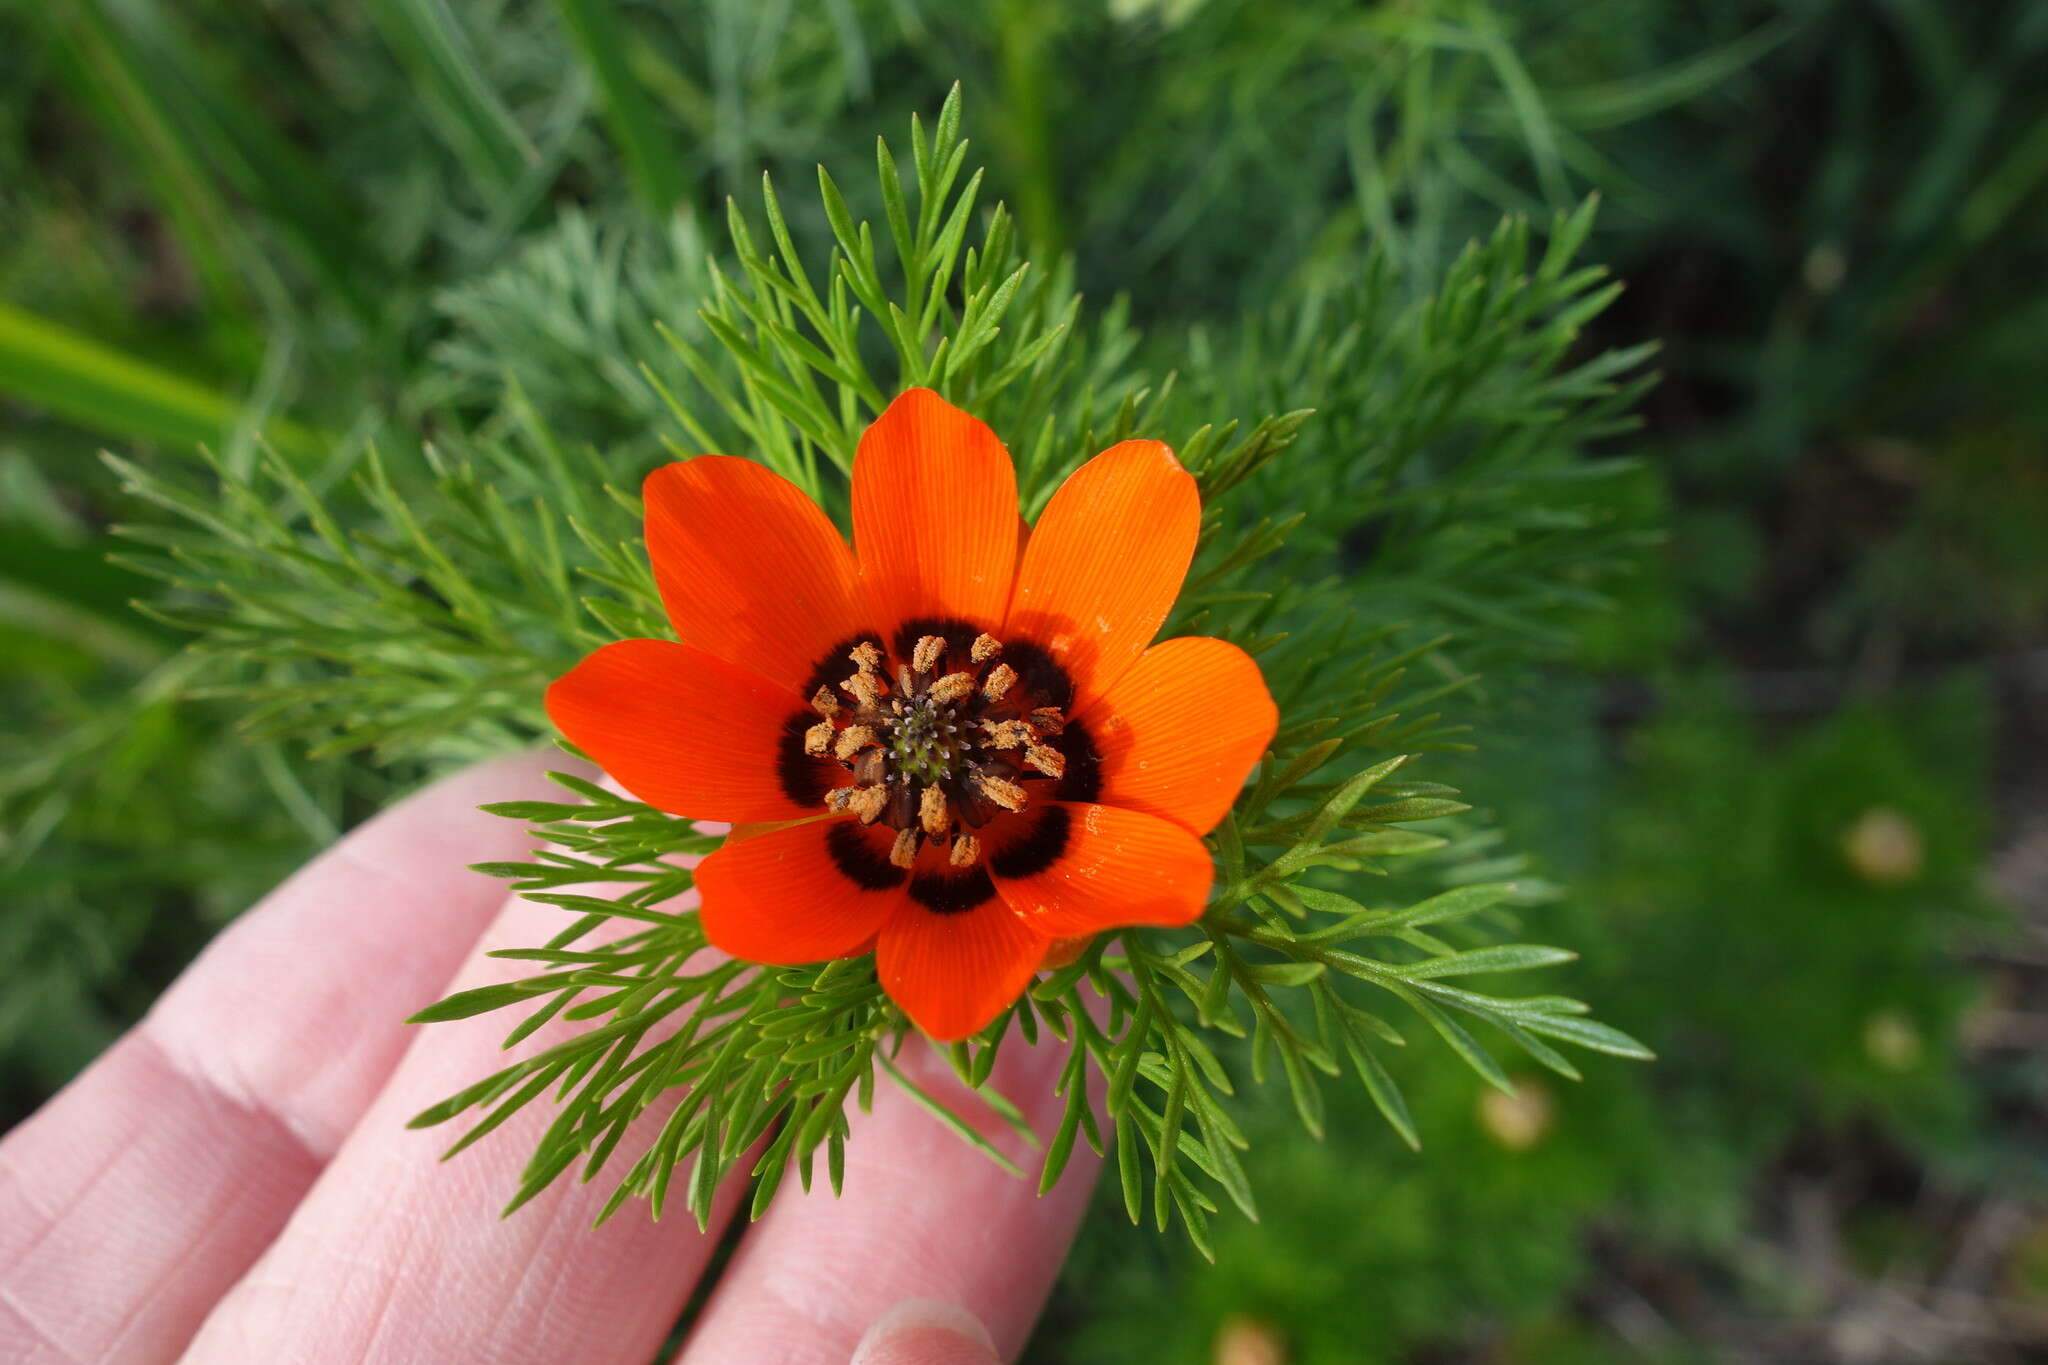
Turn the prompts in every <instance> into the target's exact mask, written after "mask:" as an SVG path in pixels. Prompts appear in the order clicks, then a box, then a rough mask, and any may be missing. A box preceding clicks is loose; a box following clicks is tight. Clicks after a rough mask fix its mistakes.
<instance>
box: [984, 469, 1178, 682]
mask: <svg viewBox="0 0 2048 1365" xmlns="http://www.w3.org/2000/svg"><path fill="white" fill-rule="evenodd" d="M1201 522H1202V502H1201V496H1200V495H1199V494H1198V493H1197V492H1196V489H1195V481H1194V479H1193V478H1192V477H1191V476H1190V475H1189V474H1188V472H1187V471H1186V470H1184V469H1182V468H1181V467H1180V461H1178V460H1176V459H1174V458H1173V452H1172V451H1171V450H1169V449H1167V448H1166V447H1165V446H1164V445H1162V444H1161V443H1159V442H1158V441H1124V442H1121V443H1120V444H1117V445H1114V446H1111V447H1110V448H1109V449H1108V450H1105V451H1103V452H1102V453H1101V454H1100V455H1097V456H1096V457H1095V458H1094V459H1092V460H1090V461H1089V462H1088V463H1087V464H1084V465H1082V466H1081V467H1080V468H1079V469H1077V470H1075V471H1074V473H1073V474H1072V475H1071V476H1070V477H1069V478H1068V479H1067V481H1066V482H1065V483H1063V484H1061V485H1060V487H1059V489H1058V491H1057V492H1055V493H1054V494H1053V495H1052V501H1051V502H1049V503H1047V504H1046V508H1045V515H1044V516H1042V517H1040V518H1039V519H1038V525H1037V526H1035V527H1033V528H1032V531H1031V539H1030V541H1029V542H1028V543H1027V544H1026V546H1025V548H1024V561H1023V564H1022V565H1021V566H1020V567H1019V568H1018V570H1017V595H1016V597H1015V599H1014V600H1013V601H1012V602H1011V604H1010V616H1009V620H1008V622H1007V623H1006V624H1005V625H1004V627H1003V629H1002V632H1001V635H1002V640H1003V643H1004V644H1005V645H1006V646H1007V645H1008V644H1010V642H1011V641H1013V640H1015V641H1019V642H1029V643H1034V644H1037V645H1039V646H1042V647H1043V648H1045V649H1046V650H1048V651H1049V652H1050V653H1051V654H1052V656H1053V658H1054V659H1055V660H1057V661H1058V662H1059V663H1060V665H1061V666H1062V667H1064V668H1065V669H1066V671H1067V675H1068V676H1069V678H1071V679H1072V681H1073V684H1074V693H1075V696H1074V703H1073V707H1072V709H1073V710H1074V711H1077V712H1085V710H1086V708H1087V706H1088V703H1089V701H1090V700H1091V699H1093V698H1094V697H1097V696H1099V695H1101V693H1102V692H1103V691H1104V690H1105V689H1106V688H1108V687H1109V685H1110V684H1111V683H1113V682H1115V681H1116V680H1117V678H1118V677H1119V676H1120V675H1122V673H1123V671H1124V670H1125V669H1127V668H1129V667H1130V666H1131V663H1132V662H1133V661H1134V660H1136V659H1137V657H1138V655H1139V654H1141V653H1142V652H1143V651H1144V649H1145V646H1146V645H1147V644H1150V643H1151V641H1152V637H1153V636H1154V635H1157V634H1158V633H1159V627H1160V625H1161V624H1163V623H1164V622H1165V620H1166V614H1167V612H1169V611H1171V610H1172V609H1173V599H1174V598H1175V597H1177V596H1178V595H1179V594H1180V585H1181V581H1182V580H1183V579H1184V578H1186V577H1187V572H1188V561H1189V560H1191V559H1193V558H1194V554H1195V541H1196V539H1197V537H1198V536H1199V535H1200V533H1201Z"/></svg>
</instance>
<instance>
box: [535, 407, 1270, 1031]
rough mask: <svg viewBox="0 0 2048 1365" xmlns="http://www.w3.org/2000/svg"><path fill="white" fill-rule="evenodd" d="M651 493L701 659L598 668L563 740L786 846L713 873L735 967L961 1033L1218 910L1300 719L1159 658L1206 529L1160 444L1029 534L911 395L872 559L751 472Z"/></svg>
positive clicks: (676, 471) (1246, 675)
mask: <svg viewBox="0 0 2048 1365" xmlns="http://www.w3.org/2000/svg"><path fill="white" fill-rule="evenodd" d="M645 494H646V503H647V547H648V554H649V557H650V558H651V559H652V561H653V566H654V576H655V582H656V584H657V585H658V587H659V588H660V590H661V596H662V601H663V603H664V605H665V606H666V607H667V609H668V614H669V618H670V620H671V622H672V623H673V624H674V626H675V631H676V635H677V637H678V641H679V642H678V641H667V640H622V641H619V642H617V643H615V644H610V645H606V646H604V647H603V648H602V649H599V650H598V651H597V652H595V653H594V654H592V655H590V657H588V658H586V659H585V660H583V662H582V663H580V664H578V665H577V666H576V667H575V668H574V669H572V670H570V672H569V673H567V674H566V675H564V676H563V677H562V678H560V679H558V680H557V681H556V682H555V684H554V685H553V686H552V687H551V688H549V689H548V698H547V705H548V714H549V715H550V716H551V717H552V718H553V719H554V721H555V724H556V725H557V726H559V727H560V728H561V730H562V732H563V734H565V735H567V736H568V737H569V739H570V740H571V741H572V742H574V743H575V744H576V745H578V746H579V747H580V748H582V749H583V750H584V751H585V752H587V753H588V754H590V755H591V757H593V758H594V759H596V760H597V762H598V763H599V764H600V765H601V766H602V767H603V768H604V769H605V770H606V771H607V772H609V773H610V774H611V775H612V776H613V777H614V778H615V779H617V781H618V782H619V783H620V784H621V785H622V786H624V787H625V788H626V790H628V791H630V792H632V793H633V794H634V795H635V796H637V797H639V798H640V799H641V800H643V801H646V802H647V803H648V804H650V805H653V806H655V807H658V808H659V809H662V810H665V811H669V812H671V813H673V814H676V815H682V816H687V817H690V818H693V819H702V820H727V821H732V822H733V823H735V824H739V825H746V824H760V823H766V824H771V825H774V826H775V828H771V829H768V830H766V831H765V832H758V833H750V834H747V836H746V837H739V835H737V834H736V835H735V837H733V838H730V839H728V840H727V842H726V844H725V845H724V846H723V847H722V848H720V849H719V850H718V851H717V852H715V853H713V854H711V855H710V856H709V857H707V858H706V859H705V860H704V861H703V863H702V864H701V865H700V866H699V867H698V869H697V885H698V888H699V890H700V891H701V893H702V896H703V908H702V912H701V913H702V916H703V923H704V929H705V933H706V935H707V936H708V937H709V939H710V941H711V942H712V944H713V945H715V946H716V947H718V948H720V949H722V950H724V951H726V952H728V953H730V954H732V955H733V956H734V957H738V958H743V959H746V960H748V961H753V962H765V963H778V964H793V963H802V962H817V961H823V960H826V959H829V958H838V957H851V956H856V955H858V954H862V953H865V952H868V951H870V950H872V951H873V952H874V953H875V957H876V971H877V973H878V975H879V978H880V981H881V984H882V987H883V989H884V990H885V991H887V992H888V994H889V996H890V997H891V998H892V999H893V1000H895V1001H896V1003H897V1004H898V1005H900V1006H901V1007H902V1008H903V1010H904V1012H905V1013H906V1014H908V1015H909V1016H910V1018H911V1019H912V1020H913V1021H914V1022H916V1023H917V1025H918V1026H919V1027H920V1028H922V1029H923V1030H924V1031H925V1032H926V1033H928V1034H930V1035H931V1036H933V1037H934V1038H939V1039H954V1038H961V1037H965V1036H967V1035H969V1034H971V1033H974V1032H976V1031H977V1030H979V1029H980V1028H982V1027H983V1026H984V1025H985V1024H987V1023H988V1022H989V1021H990V1020H991V1019H993V1018H994V1017H995V1016H996V1015H997V1014H998V1013H1000V1012H1001V1011H1002V1009H1003V1008H1004V1007H1005V1006H1006V1005H1008V1004H1009V1003H1010V1002H1011V1001H1013V1000H1014V999H1016V997H1017V995H1018V993H1019V992H1021V991H1022V990H1023V988H1024V986H1025V985H1026V984H1027V983H1028V982H1029V980H1030V978H1031V976H1032V973H1033V972H1035V971H1036V970H1038V968H1039V967H1040V965H1041V963H1042V962H1044V961H1045V960H1046V959H1047V957H1048V955H1049V954H1050V953H1054V952H1056V951H1057V945H1061V944H1062V943H1064V941H1067V940H1072V939H1076V938H1086V937H1090V936H1093V935H1094V934H1097V933H1099V932H1101V931H1103V930H1106V929H1114V928H1120V927H1126V926H1131V925H1162V926H1173V925H1183V924H1187V923H1190V922H1191V921H1193V920H1194V919H1196V918H1198V917H1199V916H1200V914H1201V912H1202V907H1203V905H1204V903H1205V902H1206V901H1207V899H1208V895H1209V883H1210V876H1211V865H1210V858H1209V853H1208V850H1207V849H1206V848H1205V847H1204V846H1203V844H1202V839H1201V836H1202V835H1204V834H1206V833H1207V832H1208V831H1209V830H1210V829H1211V828H1213V827H1214V826H1215V825H1216V823H1217V822H1218V821H1220V820H1221V819H1222V818H1223V815H1224V813H1225V812H1226V811H1227V810H1228V809H1229V807H1230V803H1231V801H1232V800H1233V799H1234V798H1235V797H1236V795H1237V792H1238V789H1239V787H1240V786H1241V785H1242V784H1243V782H1244V778H1245V775H1246V774H1247V773H1248V772H1249V771H1250V770H1251V767H1252V765H1253V764H1254V763H1256V762H1257V761H1258V759H1259V756H1260V755H1261V754H1263V753H1264V752H1265V749H1266V745H1267V744H1268V743H1269V742H1270V741H1271V739H1272V737H1273V731H1274V726H1275V724H1276V721H1277V715H1276V712H1275V710H1274V706H1273V702H1272V699H1271V697H1270V696H1268V695H1267V692H1266V688H1265V683H1264V681H1263V679H1261V677H1260V675H1259V670H1258V666H1257V665H1256V664H1254V663H1253V662H1252V660H1251V659H1250V657H1249V656H1247V655H1246V654H1245V653H1244V652H1243V651H1242V650H1240V649H1238V648H1237V647H1236V646H1235V645H1231V644H1228V643H1225V642H1224V641H1221V640H1212V639H1195V638H1187V639H1175V640H1168V641H1165V642H1163V643H1160V644H1158V645H1152V644H1151V640H1152V637H1153V636H1154V635H1155V634H1156V633H1157V632H1158V630H1159V627H1160V625H1161V623H1163V622H1164V621H1165V619H1166V615H1167V612H1168V611H1169V610H1170V609H1171V607H1172V605H1173V601H1174V598H1175V597H1176V596H1177V595H1178V594H1179V592H1180V586H1181V581H1182V579H1183V578H1184V577H1185V576H1186V573H1187V567H1188V562H1189V560H1190V559H1191V558H1192V557H1193V555H1194V550H1195V541H1196V538H1197V535H1198V532H1199V524H1200V519H1201V507H1200V502H1199V499H1198V497H1197V494H1196V490H1195V482H1194V480H1193V479H1192V478H1190V477H1189V476H1188V474H1187V472H1186V471H1185V470H1183V469H1182V468H1181V467H1180V464H1179V462H1178V461H1176V460H1175V459H1174V457H1173V453H1172V452H1171V451H1170V450H1168V449H1167V448H1166V447H1165V446H1164V445H1162V444H1160V443H1159V442H1157V441H1125V442H1122V443H1121V444H1118V445H1116V446H1112V447H1111V448H1110V449H1108V450H1106V451H1104V452H1103V453H1102V454H1100V455H1098V456H1096V457H1095V458H1094V459H1092V460H1090V461H1089V462H1088V463H1087V464H1085V465H1083V466H1082V467H1081V468H1080V469H1079V470H1077V471H1076V472H1075V473H1074V474H1073V475H1072V477H1070V478H1069V479H1068V480H1067V481H1066V482H1065V483H1064V484H1063V485H1061V487H1060V488H1059V489H1058V491H1057V492H1055V493H1054V494H1053V497H1052V500H1051V502H1050V503H1049V504H1048V505H1047V507H1046V509H1045V513H1044V515H1043V516H1042V517H1040V518H1039V521H1038V524H1037V525H1036V526H1035V527H1031V528H1028V529H1027V528H1025V527H1024V526H1023V524H1022V520H1021V518H1020V517H1019V516H1018V512H1017V488H1016V475H1015V471H1014V470H1013V469H1012V467H1011V463H1010V457H1009V454H1008V452H1007V451H1005V450H1004V449H1003V446H1002V444H1001V443H1000V442H999V441H998V440H997V439H996V437H995V434H994V433H993V432H992V431H990V430H989V429H988V427H987V426H985V425H984V424H983V423H981V422H979V421H977V420H976V419H974V418H973V417H970V416H969V415H967V414H966V413H964V412H961V411H960V410H959V409H957V408H955V407H953V406H951V405H950V404H948V403H946V402H945V401H944V400H943V399H941V398H940V397H939V396H938V395H937V394H935V393H932V392H931V391H929V390H926V389H912V390H910V391H908V392H906V393H905V394H903V395H902V396H901V397H900V398H898V399H897V400H896V401H895V402H894V403H891V404H890V405H889V408H888V410H887V411H885V412H883V413H882V415H881V416H880V417H879V418H877V419H876V421H875V423H874V425H873V426H871V427H869V428H868V430H867V432H866V434H865V435H864V436H863V437H862V438H861V443H860V449H859V452H858V454H857V456H856V458H855V461H854V469H853V537H854V546H853V549H852V550H849V549H848V547H847V545H846V542H845V540H844V539H843V538H842V537H841V536H840V534H839V532H838V531H837V530H836V529H835V528H834V527H833V525H832V523H831V521H830V520H829V519H828V518H827V517H826V516H825V514H824V513H823V512H822V511H820V510H819V509H818V507H817V506H816V505H815V504H813V503H812V502H811V501H810V499H808V498H807V497H805V496H804V494H803V493H802V492H801V491H800V490H799V489H797V488H796V487H795V486H794V485H793V484H791V483H789V482H788V481H787V480H785V479H783V478H782V477H780V476H779V475H777V474H775V473H773V472H771V471H769V470H767V469H765V468H763V467H762V466H760V465H758V464H755V463H753V462H751V461H747V460H740V459H733V458H730V457H727V456H719V455H705V456H700V457H698V458H696V459H692V460H686V461H684V462H682V463H680V464H671V465H667V466H665V467H663V468H661V469H657V470H656V471H655V472H654V473H653V474H652V475H650V476H649V477H648V479H647V484H646V489H645ZM1148 646H1149V648H1148Z"/></svg>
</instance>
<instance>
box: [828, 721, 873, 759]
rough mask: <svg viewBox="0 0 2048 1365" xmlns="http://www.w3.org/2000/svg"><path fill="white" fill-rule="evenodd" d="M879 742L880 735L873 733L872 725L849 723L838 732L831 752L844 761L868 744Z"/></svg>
mask: <svg viewBox="0 0 2048 1365" xmlns="http://www.w3.org/2000/svg"><path fill="white" fill-rule="evenodd" d="M881 742H882V737H881V736H880V735H878V734H876V733H875V727H874V726H872V725H849V726H847V727H846V728H845V729H844V730H841V731H840V732H839V742H838V743H836V744H834V745H833V746H832V753H833V755H834V756H835V757H837V758H838V759H839V761H840V762H842V763H844V762H845V761H847V760H848V759H850V758H852V757H853V756H854V755H855V754H857V753H859V752H860V751H861V750H862V749H865V748H867V746H868V745H870V744H880V743H881Z"/></svg>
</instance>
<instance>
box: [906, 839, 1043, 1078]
mask: <svg viewBox="0 0 2048 1365" xmlns="http://www.w3.org/2000/svg"><path fill="white" fill-rule="evenodd" d="M936 862H937V850H935V849H929V848H928V849H927V850H926V851H925V853H924V854H923V855H922V856H921V858H920V861H919V865H918V868H917V871H916V875H917V876H919V877H925V876H926V873H927V869H928V866H929V865H932V864H935V863H936ZM932 875H933V877H934V878H935V879H936V878H939V877H940V876H941V874H936V873H935V874H932ZM941 884H943V885H949V886H952V887H953V888H954V890H955V891H956V892H957V894H954V895H952V896H935V895H931V894H926V895H924V896H923V898H922V899H920V896H919V893H918V891H917V890H913V891H912V892H911V893H910V896H909V903H908V904H906V905H904V906H903V908H902V909H900V910H898V911H897V912H896V914H895V915H894V917H892V918H891V919H890V921H889V922H888V923H887V924H886V925H884V926H882V932H881V935H880V937H879V938H878V939H877V940H876V943H875V971H876V974H877V976H878V977H879V978H880V979H881V982H882V989H883V990H885V991H887V992H888V993H889V998H890V999H891V1000H894V1001H895V1002H896V1003H897V1004H898V1005H900V1006H902V1008H903V1012H904V1013H905V1014H907V1015H909V1016H910V1020H911V1022H912V1023H914V1024H916V1025H917V1026H918V1027H919V1028H921V1029H923V1030H924V1031H925V1032H926V1033H927V1034H929V1035H931V1036H932V1037H933V1038H935V1039H937V1040H938V1041H940V1042H942V1043H949V1042H952V1041H953V1040H954V1039H956V1038H965V1037H967V1036H969V1035H970V1034H974V1033H979V1032H980V1031H981V1030H982V1029H983V1028H985V1027H987V1025H988V1022H989V1021H990V1020H991V1019H993V1018H995V1017H996V1016H997V1015H998V1014H1001V1013H1002V1012H1003V1010H1004V1009H1005V1008H1006V1007H1007V1006H1008V1005H1009V1004H1010V1002H1011V1001H1013V1000H1015V999H1016V998H1017V997H1018V996H1019V995H1021V994H1022V993H1023V991H1024V987H1025V986H1026V985H1028V984H1029V983H1030V981H1031V978H1032V975H1033V974H1034V973H1036V972H1037V970H1038V963H1039V959H1041V958H1042V957H1044V956H1045V939H1044V938H1043V937H1042V936H1041V935H1039V934H1036V933H1034V932H1032V931H1031V930H1030V929H1028V928H1026V927H1025V926H1024V924H1023V922H1022V921H1020V920H1019V919H1018V918H1017V916H1016V915H1015V914H1014V913H1012V911H1011V910H1010V908H1009V907H1008V906H1007V905H1005V904H1004V903H1003V900H1002V898H1001V897H1000V896H996V895H992V894H986V892H987V887H988V881H987V875H986V873H984V872H983V871H982V869H981V868H979V867H976V868H974V869H972V871H971V872H969V873H967V874H964V875H960V874H955V875H952V876H948V877H944V878H943V881H942V882H941ZM934 906H940V907H944V908H937V909H935V908H933V907H934ZM959 906H965V907H966V908H954V907H959Z"/></svg>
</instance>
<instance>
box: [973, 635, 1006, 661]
mask: <svg viewBox="0 0 2048 1365" xmlns="http://www.w3.org/2000/svg"><path fill="white" fill-rule="evenodd" d="M1002 652H1003V642H1002V641H1001V640H998V639H997V638H996V637H995V636H993V635H990V634H988V633H987V632H986V631H984V632H982V633H981V634H980V635H977V636H975V637H974V645H973V647H972V648H970V649H969V650H968V651H967V657H968V658H970V659H972V660H974V662H976V663H978V664H985V663H987V662H988V661H989V660H990V659H993V658H995V657H996V655H998V654H1000V653H1002Z"/></svg>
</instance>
